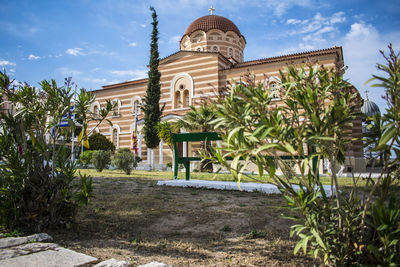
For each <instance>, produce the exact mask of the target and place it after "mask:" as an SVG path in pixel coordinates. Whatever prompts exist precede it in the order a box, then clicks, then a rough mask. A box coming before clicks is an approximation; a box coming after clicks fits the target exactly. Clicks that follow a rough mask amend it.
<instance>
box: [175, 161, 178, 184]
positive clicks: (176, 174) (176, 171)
mask: <svg viewBox="0 0 400 267" xmlns="http://www.w3.org/2000/svg"><path fill="white" fill-rule="evenodd" d="M174 179H175V180H177V179H178V159H176V157H175V164H174Z"/></svg>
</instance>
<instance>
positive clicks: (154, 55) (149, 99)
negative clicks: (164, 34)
mask: <svg viewBox="0 0 400 267" xmlns="http://www.w3.org/2000/svg"><path fill="white" fill-rule="evenodd" d="M150 10H151V11H152V12H153V13H152V18H153V22H152V23H151V24H152V25H153V31H152V33H151V44H150V63H149V66H150V70H149V79H148V84H147V90H146V96H145V97H144V98H143V106H142V110H143V112H144V128H143V132H144V139H145V141H146V146H147V147H148V148H156V147H157V146H158V144H159V143H160V139H159V137H158V135H157V131H156V130H155V128H156V125H157V124H158V123H159V122H160V118H161V114H162V111H163V109H164V106H163V107H162V108H161V109H160V77H161V74H160V72H159V71H158V64H159V61H160V59H159V53H158V28H157V25H158V21H157V13H156V10H155V9H154V8H153V7H150Z"/></svg>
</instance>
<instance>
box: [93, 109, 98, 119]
mask: <svg viewBox="0 0 400 267" xmlns="http://www.w3.org/2000/svg"><path fill="white" fill-rule="evenodd" d="M93 115H94V117H95V118H98V117H99V107H98V106H94V107H93Z"/></svg>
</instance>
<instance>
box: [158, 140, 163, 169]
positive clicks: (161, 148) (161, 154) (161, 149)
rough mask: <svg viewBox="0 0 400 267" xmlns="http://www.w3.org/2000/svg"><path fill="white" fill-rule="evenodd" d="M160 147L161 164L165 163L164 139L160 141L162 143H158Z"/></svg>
mask: <svg viewBox="0 0 400 267" xmlns="http://www.w3.org/2000/svg"><path fill="white" fill-rule="evenodd" d="M158 147H159V149H160V155H159V164H160V165H161V164H163V141H162V140H161V141H160V144H159V145H158Z"/></svg>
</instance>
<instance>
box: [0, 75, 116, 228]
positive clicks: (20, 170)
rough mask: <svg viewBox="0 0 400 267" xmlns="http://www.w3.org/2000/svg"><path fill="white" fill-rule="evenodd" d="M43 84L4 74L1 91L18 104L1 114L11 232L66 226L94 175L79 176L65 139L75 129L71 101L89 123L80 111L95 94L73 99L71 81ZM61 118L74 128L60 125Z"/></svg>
mask: <svg viewBox="0 0 400 267" xmlns="http://www.w3.org/2000/svg"><path fill="white" fill-rule="evenodd" d="M40 86H41V88H35V87H31V86H29V85H28V84H23V85H13V83H12V81H10V79H9V77H8V76H7V75H6V74H5V73H2V72H0V95H1V97H2V99H4V98H3V97H5V98H6V99H7V101H8V102H10V103H11V104H12V105H14V107H16V112H15V113H14V114H10V113H9V112H0V162H1V164H0V227H1V228H3V227H4V228H5V229H6V230H8V231H13V230H14V229H16V228H17V229H21V228H24V229H26V230H28V231H42V230H43V229H46V228H49V227H54V226H60V225H61V226H68V225H70V223H71V221H72V220H73V218H74V215H75V213H76V211H77V208H78V207H79V206H80V205H81V204H87V203H88V201H89V199H90V196H91V178H90V177H88V176H85V175H83V176H82V175H80V174H79V179H78V180H77V179H75V178H76V167H75V164H74V163H72V162H71V151H70V149H69V148H68V147H67V142H68V140H70V139H71V137H72V133H73V132H74V130H75V128H76V127H75V121H73V120H71V119H70V117H71V116H70V115H71V114H70V111H71V105H72V104H71V103H75V104H74V105H75V109H74V111H73V112H74V115H75V118H76V119H78V118H79V119H80V122H81V123H83V124H84V125H86V124H87V123H88V122H89V121H91V118H90V117H88V116H82V115H80V114H83V113H85V114H86V112H88V111H89V110H88V109H89V107H90V105H91V104H92V103H93V102H94V96H93V95H92V94H91V93H90V92H86V91H85V90H84V89H81V90H80V91H79V93H78V94H77V95H75V97H74V94H73V90H72V89H71V88H72V83H70V80H69V79H66V83H65V86H63V87H59V86H57V84H56V82H55V81H54V80H52V81H46V80H44V81H42V82H41V83H40ZM3 103H4V102H3ZM3 103H1V104H0V108H2V106H1V105H2V104H3ZM109 109H111V103H110V104H107V108H106V109H102V115H104V116H102V118H103V119H104V117H105V116H107V113H108V111H107V110H109ZM49 114H50V115H49ZM61 121H68V124H69V126H70V127H64V128H62V127H60V123H61ZM97 121H98V122H99V123H100V122H101V121H102V119H101V118H97ZM46 135H50V136H51V137H50V140H46V139H47V138H46Z"/></svg>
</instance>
